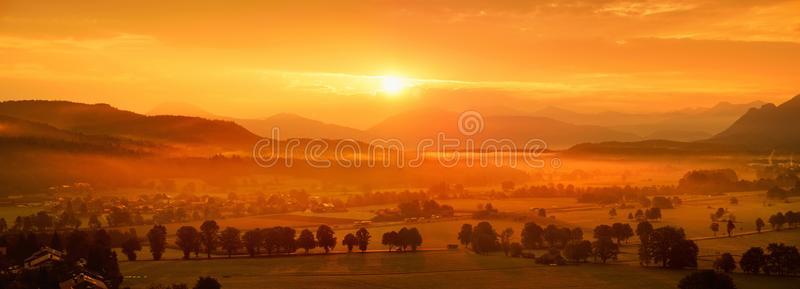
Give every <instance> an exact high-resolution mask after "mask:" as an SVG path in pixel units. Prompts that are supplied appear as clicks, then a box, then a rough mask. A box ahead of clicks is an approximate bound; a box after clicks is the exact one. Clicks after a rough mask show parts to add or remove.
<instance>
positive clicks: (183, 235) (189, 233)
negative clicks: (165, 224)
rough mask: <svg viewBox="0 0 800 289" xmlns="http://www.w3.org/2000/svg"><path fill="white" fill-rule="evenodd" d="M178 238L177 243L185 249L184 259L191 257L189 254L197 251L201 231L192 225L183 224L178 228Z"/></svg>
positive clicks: (182, 249)
mask: <svg viewBox="0 0 800 289" xmlns="http://www.w3.org/2000/svg"><path fill="white" fill-rule="evenodd" d="M176 235H177V238H178V239H177V240H175V245H178V247H179V248H181V251H183V259H189V255H191V253H192V252H194V251H195V249H196V248H197V246H198V245H199V244H200V238H201V237H200V233H199V232H198V231H197V229H195V227H192V226H183V227H180V228H179V229H178V232H177V234H176Z"/></svg>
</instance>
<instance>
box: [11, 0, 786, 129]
mask: <svg viewBox="0 0 800 289" xmlns="http://www.w3.org/2000/svg"><path fill="white" fill-rule="evenodd" d="M33 2H36V3H33ZM46 2H48V1H6V0H0V27H1V28H0V54H2V56H0V87H2V89H1V90H0V92H2V93H0V99H4V100H5V99H30V98H37V99H68V100H74V101H81V102H107V103H111V104H113V105H115V106H117V107H120V108H124V109H130V110H134V111H138V112H147V111H148V110H150V109H151V108H152V107H154V106H156V105H158V104H160V103H163V102H186V103H191V104H194V105H197V106H199V107H202V108H204V109H206V110H209V111H211V112H213V113H216V114H220V115H228V116H238V117H265V116H269V115H271V114H273V113H277V112H294V113H298V114H301V115H305V116H309V117H313V118H317V119H320V120H324V121H329V122H335V123H340V124H345V125H350V126H354V127H359V128H363V127H366V126H369V125H372V124H374V123H375V122H377V121H378V120H380V119H382V118H383V117H385V116H386V115H388V114H393V113H396V112H399V111H402V110H406V109H409V108H413V107H417V106H445V107H453V108H462V107H476V106H481V107H485V108H486V109H496V110H499V111H514V112H530V111H535V110H536V109H538V108H541V107H543V106H545V105H558V106H563V107H566V108H571V109H575V110H581V111H599V110H618V111H645V112H647V111H664V110H670V109H678V108H683V107H696V106H710V105H713V104H714V103H716V102H718V101H723V100H725V101H731V102H747V101H752V100H756V99H760V100H765V101H782V100H785V99H788V98H790V97H791V96H793V95H795V94H797V93H798V92H800V87H798V83H800V1H769V0H765V1H749V0H743V1H699V0H696V1H615V0H601V1H543V0H538V1H464V0H460V1H285V2H281V1H51V2H52V3H46ZM231 2H236V4H233V3H231ZM299 2H304V4H298V3H299ZM384 75H394V76H399V77H403V78H404V83H405V85H406V86H408V87H406V89H404V90H403V91H401V92H400V93H398V94H396V95H391V96H390V95H387V94H386V93H384V92H382V91H381V89H382V86H381V83H382V78H381V77H380V76H384Z"/></svg>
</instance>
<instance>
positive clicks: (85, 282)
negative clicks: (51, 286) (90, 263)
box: [58, 271, 108, 289]
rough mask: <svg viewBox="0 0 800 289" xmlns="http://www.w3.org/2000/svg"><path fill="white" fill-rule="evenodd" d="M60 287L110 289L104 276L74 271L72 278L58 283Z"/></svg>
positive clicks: (69, 288) (65, 288)
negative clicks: (104, 280)
mask: <svg viewBox="0 0 800 289" xmlns="http://www.w3.org/2000/svg"><path fill="white" fill-rule="evenodd" d="M58 288H60V289H108V285H106V283H105V282H103V278H102V277H100V276H98V275H95V274H91V273H89V272H81V271H79V272H75V273H72V278H69V279H67V280H64V281H61V283H58Z"/></svg>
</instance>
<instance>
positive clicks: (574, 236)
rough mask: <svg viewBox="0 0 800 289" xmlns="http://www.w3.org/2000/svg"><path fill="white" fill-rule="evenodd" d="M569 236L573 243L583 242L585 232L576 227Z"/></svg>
mask: <svg viewBox="0 0 800 289" xmlns="http://www.w3.org/2000/svg"><path fill="white" fill-rule="evenodd" d="M569 236H570V239H571V240H573V241H583V230H582V229H581V228H580V227H575V228H574V229H572V232H571V233H570V234H569Z"/></svg>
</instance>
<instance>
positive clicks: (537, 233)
mask: <svg viewBox="0 0 800 289" xmlns="http://www.w3.org/2000/svg"><path fill="white" fill-rule="evenodd" d="M592 233H593V237H594V241H589V240H584V239H583V231H582V230H581V229H580V228H573V229H570V228H559V227H558V226H556V225H553V224H551V225H548V226H546V227H544V228H543V227H541V226H539V225H538V224H536V223H534V222H528V223H526V224H525V225H524V227H523V229H522V232H521V233H520V235H519V237H520V242H511V241H510V239H511V237H512V236H513V234H514V230H513V229H511V228H507V229H505V230H503V231H501V232H500V233H497V231H496V230H495V229H494V227H492V225H491V223H489V222H480V223H478V224H477V225H475V226H473V225H472V224H463V225H462V226H461V230H460V231H459V233H458V240H459V242H460V243H461V244H462V245H464V246H467V247H469V248H471V249H472V250H473V251H475V252H476V253H478V254H488V253H489V252H492V251H498V250H503V252H504V253H505V254H506V255H508V256H512V257H526V258H535V259H536V261H537V262H539V263H544V264H561V263H564V262H565V261H566V260H570V261H573V262H586V261H587V259H588V258H590V257H592V258H593V259H594V260H595V261H596V262H597V261H599V262H602V263H606V262H607V261H608V260H616V258H617V256H618V254H619V252H620V250H619V247H620V245H621V244H622V243H623V242H627V241H628V240H629V239H630V238H631V237H633V236H634V235H636V236H638V237H639V240H640V245H639V247H640V248H639V260H640V264H641V265H643V266H646V265H650V264H658V265H660V266H661V267H669V268H685V267H697V253H698V248H697V245H696V244H695V243H694V241H691V240H688V239H686V234H685V233H684V231H683V229H682V228H675V227H671V226H665V227H660V228H653V225H652V224H650V223H649V222H647V221H643V222H640V223H638V224H637V226H636V229H635V230H634V229H633V227H632V226H631V225H630V224H627V223H614V224H612V225H599V226H597V227H595V228H594V230H593V232H592ZM533 249H548V251H547V253H545V254H543V255H542V256H539V257H538V258H536V256H534V255H533V254H532V253H529V252H525V250H533ZM562 252H563V256H562V255H561V253H562Z"/></svg>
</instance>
